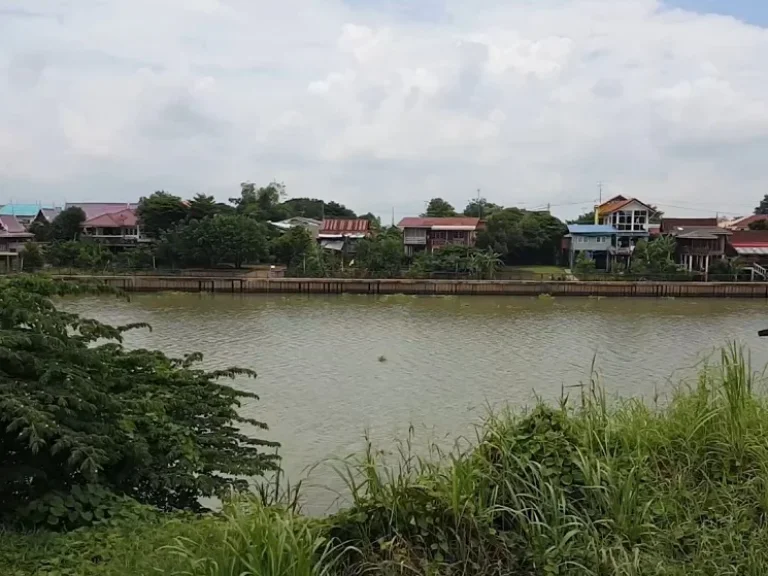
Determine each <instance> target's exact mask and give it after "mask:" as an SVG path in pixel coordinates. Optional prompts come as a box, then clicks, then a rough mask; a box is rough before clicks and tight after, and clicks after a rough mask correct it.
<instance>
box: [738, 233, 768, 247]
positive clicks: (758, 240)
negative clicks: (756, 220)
mask: <svg viewBox="0 0 768 576" xmlns="http://www.w3.org/2000/svg"><path fill="white" fill-rule="evenodd" d="M730 243H731V245H732V246H761V245H766V246H768V230H734V231H733V235H732V236H731V240H730Z"/></svg>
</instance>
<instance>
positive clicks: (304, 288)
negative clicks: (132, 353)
mask: <svg viewBox="0 0 768 576" xmlns="http://www.w3.org/2000/svg"><path fill="white" fill-rule="evenodd" d="M57 278H61V279H66V280H97V281H102V282H104V283H105V284H107V285H109V286H112V287H114V288H120V289H122V290H125V291H126V292H204V293H222V294H226V293H232V294H275V293H276V294H413V295H425V296H429V295H456V296H472V295H483V296H541V295H545V294H547V295H551V296H581V297H588V296H593V297H595V296H602V297H611V296H613V297H641V298H766V299H768V283H767V282H592V281H590V282H563V281H534V280H410V279H383V280H379V279H347V278H249V277H231V278H226V277H177V276H81V275H78V276H63V275H62V276H57Z"/></svg>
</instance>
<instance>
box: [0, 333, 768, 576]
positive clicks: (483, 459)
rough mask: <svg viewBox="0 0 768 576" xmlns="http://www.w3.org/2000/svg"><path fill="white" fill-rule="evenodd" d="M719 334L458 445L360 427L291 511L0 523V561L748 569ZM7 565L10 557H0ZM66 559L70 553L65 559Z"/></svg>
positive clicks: (456, 570) (752, 529)
mask: <svg viewBox="0 0 768 576" xmlns="http://www.w3.org/2000/svg"><path fill="white" fill-rule="evenodd" d="M762 392H763V390H762V377H761V376H759V375H756V374H754V373H753V372H752V370H751V369H750V367H749V358H748V357H747V356H745V355H744V354H743V352H742V351H741V350H740V349H739V348H737V347H735V346H732V347H729V348H727V349H726V350H724V351H723V352H722V355H721V357H720V361H719V364H718V365H717V366H712V367H709V368H705V369H703V370H702V371H701V373H700V375H699V377H698V380H697V381H696V382H695V384H694V385H692V386H689V387H686V388H684V389H680V390H679V391H678V392H677V393H676V394H675V395H674V397H673V398H671V399H670V401H669V402H668V403H667V404H666V405H665V406H648V405H647V404H644V403H642V402H640V401H634V400H632V401H625V402H620V403H618V404H616V405H613V404H609V403H608V402H607V401H606V398H605V394H604V392H603V391H602V390H601V388H600V387H599V386H598V385H597V384H596V383H595V382H591V383H589V384H588V385H587V386H585V387H584V388H583V389H582V390H581V391H580V394H578V397H577V398H574V399H571V401H568V402H567V401H565V400H564V401H563V402H562V403H561V404H560V405H558V406H554V407H553V406H547V405H539V406H537V407H536V408H535V409H534V410H532V411H530V412H528V413H527V414H515V413H511V412H502V413H498V414H493V415H490V416H489V418H488V420H487V421H486V422H485V424H484V426H483V427H482V428H480V429H479V430H478V433H477V439H476V441H475V442H473V443H472V445H471V446H467V445H465V444H463V445H457V447H456V449H455V450H453V451H452V452H450V453H442V452H440V451H439V450H438V449H436V448H435V449H433V450H432V451H431V453H430V454H429V455H428V456H426V457H422V456H418V455H417V454H416V452H415V451H414V450H413V447H412V439H411V438H408V439H406V440H405V441H403V442H402V443H401V444H400V445H399V446H398V447H397V450H395V451H394V452H393V453H384V452H381V451H378V450H376V449H374V447H373V446H371V445H370V444H369V445H368V449H367V450H366V451H364V453H363V454H361V455H359V456H357V457H355V458H352V459H350V460H347V461H345V462H343V463H342V464H341V465H339V467H338V470H339V473H340V474H341V475H342V476H343V478H344V479H345V481H346V482H347V486H348V491H349V494H350V504H349V506H348V507H346V508H344V509H343V510H342V511H340V512H338V513H337V514H335V515H333V516H330V517H327V518H322V519H307V518H305V517H303V516H301V515H300V514H299V512H298V511H297V510H296V509H295V508H294V507H292V506H265V505H263V504H261V503H259V501H256V500H254V501H249V502H246V503H240V504H234V505H231V506H230V507H228V508H227V510H226V513H225V514H222V515H218V516H215V517H214V516H212V517H205V518H196V519H186V520H173V521H171V522H162V521H160V520H158V521H157V522H148V523H145V524H143V525H141V526H131V527H110V528H93V529H88V530H84V531H79V532H74V533H70V534H64V535H50V534H34V535H17V534H4V535H0V569H2V573H3V574H12V575H15V574H19V575H20V574H33V573H36V572H34V571H32V570H33V568H34V567H35V566H39V565H42V564H41V562H42V561H43V560H45V562H47V564H44V566H47V567H49V568H50V567H52V566H53V565H54V564H55V563H56V562H58V564H57V565H56V566H55V567H53V569H55V570H58V572H53V571H51V570H49V571H48V572H37V573H46V574H54V573H57V574H109V575H118V574H120V575H127V574H158V573H159V574H190V575H211V576H212V575H224V574H226V575H235V574H237V575H243V576H244V575H249V574H259V575H264V576H269V575H281V576H293V575H321V574H329V575H332V574H334V575H335V574H338V575H345V576H346V575H358V574H359V575H363V574H385V575H390V574H391V575H395V574H397V575H401V574H402V575H405V574H424V575H433V574H434V575H437V574H446V575H453V574H456V575H458V574H462V575H464V574H466V575H469V574H482V575H496V574H498V575H502V574H505V575H526V576H528V575H541V576H550V575H573V576H576V575H579V576H584V575H587V576H589V575H594V576H608V575H625V576H635V575H638V576H639V575H643V576H646V575H649V576H673V575H674V576H678V575H679V576H683V575H685V576H696V575H702V576H704V575H707V576H709V575H712V576H715V575H718V576H719V575H723V574H734V575H736V574H739V575H763V574H766V573H768V402H767V401H766V399H765V398H764V396H763V395H762ZM14 570H15V571H14ZM66 570H69V571H68V572H67V571H66Z"/></svg>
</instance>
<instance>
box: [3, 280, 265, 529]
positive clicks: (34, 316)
mask: <svg viewBox="0 0 768 576" xmlns="http://www.w3.org/2000/svg"><path fill="white" fill-rule="evenodd" d="M94 289H95V288H94ZM83 290H84V289H83V288H82V287H81V288H78V287H74V286H71V285H67V284H63V283H54V282H53V281H51V280H45V279H41V278H37V277H18V278H12V279H3V280H0V358H2V362H0V459H1V460H2V462H3V466H2V471H1V472H0V477H1V478H2V481H0V515H2V517H3V518H4V519H5V520H6V521H32V522H34V521H46V522H48V523H49V524H53V525H64V524H66V525H68V526H70V525H78V524H82V523H87V522H90V521H92V520H94V519H99V518H101V517H103V514H104V506H103V505H104V502H105V500H109V499H110V498H114V497H124V498H131V499H133V500H135V501H138V502H140V503H144V504H149V505H152V506H155V507H158V508H160V509H163V510H173V509H187V510H199V509H201V508H202V505H201V504H200V498H201V497H207V496H214V495H220V496H223V495H224V494H225V493H226V492H227V491H228V490H229V489H231V488H234V489H236V490H245V489H247V485H248V483H247V480H246V477H251V476H256V475H259V474H262V473H264V472H265V471H267V470H272V469H274V468H275V467H276V457H275V456H274V455H273V454H268V453H265V451H264V450H265V448H268V447H271V446H274V444H273V443H271V442H267V441H264V440H259V439H256V438H252V437H250V436H248V435H247V434H246V433H244V432H242V431H241V427H242V426H250V427H252V428H253V429H261V428H264V427H265V425H264V424H263V423H262V422H259V421H256V420H253V419H248V418H244V417H242V416H241V415H240V414H239V413H238V411H237V409H238V407H239V406H240V400H241V399H243V398H255V395H254V394H251V393H246V392H241V391H238V390H236V389H234V388H231V387H229V386H225V385H222V384H220V383H218V382H217V379H218V378H221V377H228V378H232V377H235V376H237V375H244V376H254V374H253V373H251V372H249V371H246V370H240V369H237V368H230V369H226V370H216V371H213V372H209V371H205V370H203V369H201V368H199V365H198V363H199V361H200V360H201V358H202V357H201V356H200V355H199V354H192V355H189V356H186V357H185V358H181V359H175V358H169V357H167V356H165V355H164V354H163V353H162V352H159V351H150V350H142V349H138V350H127V349H125V348H124V347H123V345H122V339H123V334H124V333H125V332H126V331H127V330H130V329H132V328H139V327H140V325H133V326H121V327H113V326H108V325H105V324H101V323H99V322H97V321H95V320H89V319H85V318H81V317H79V316H78V315H76V314H71V313H67V312H62V311H60V310H57V309H56V307H55V305H54V304H53V302H52V301H51V299H50V298H51V297H52V296H57V295H63V294H68V293H77V292H82V291H83ZM100 514H102V516H100Z"/></svg>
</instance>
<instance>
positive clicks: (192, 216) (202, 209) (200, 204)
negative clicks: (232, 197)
mask: <svg viewBox="0 0 768 576" xmlns="http://www.w3.org/2000/svg"><path fill="white" fill-rule="evenodd" d="M188 204H189V208H188V210H187V219H188V220H203V219H204V218H208V217H210V216H215V215H216V214H218V213H219V205H218V204H217V203H216V199H215V198H214V197H213V196H206V195H205V194H196V195H195V197H194V198H192V200H190V201H189V203H188Z"/></svg>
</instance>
